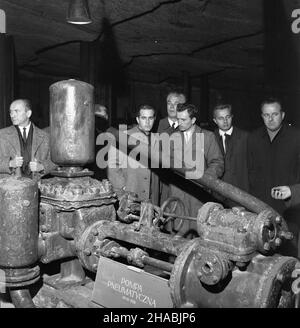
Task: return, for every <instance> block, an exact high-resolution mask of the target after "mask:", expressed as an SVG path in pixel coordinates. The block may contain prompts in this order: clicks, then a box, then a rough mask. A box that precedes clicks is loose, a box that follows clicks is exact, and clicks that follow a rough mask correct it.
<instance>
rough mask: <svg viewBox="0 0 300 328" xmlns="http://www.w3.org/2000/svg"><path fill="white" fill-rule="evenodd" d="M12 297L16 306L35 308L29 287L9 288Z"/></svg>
mask: <svg viewBox="0 0 300 328" xmlns="http://www.w3.org/2000/svg"><path fill="white" fill-rule="evenodd" d="M9 293H10V297H11V300H12V302H13V305H14V306H15V307H16V308H35V307H36V306H35V304H34V303H33V300H32V297H31V295H30V292H29V290H28V289H12V288H10V289H9Z"/></svg>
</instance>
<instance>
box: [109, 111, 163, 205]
mask: <svg viewBox="0 0 300 328" xmlns="http://www.w3.org/2000/svg"><path fill="white" fill-rule="evenodd" d="M155 117H156V113H155V109H154V108H153V107H152V106H149V105H141V106H139V109H138V112H137V114H136V122H137V126H135V127H133V128H132V129H130V130H127V131H125V133H126V134H128V135H129V143H130V144H133V145H135V144H137V143H138V142H141V143H144V144H149V143H150V137H151V130H152V128H153V124H154V121H155ZM107 177H108V179H109V180H110V181H111V183H112V185H113V187H114V189H115V191H116V192H122V191H129V192H133V193H135V194H137V195H138V197H139V198H140V199H141V200H148V199H150V200H151V201H152V203H154V204H156V205H157V204H158V198H159V190H158V189H159V186H158V177H157V176H156V174H155V173H154V172H152V171H151V170H150V168H149V167H148V163H143V162H142V161H140V162H138V160H137V159H135V158H133V157H130V156H129V155H127V154H125V153H123V152H122V151H121V150H120V151H118V150H117V149H116V148H115V147H113V146H111V147H110V149H109V152H108V169H107Z"/></svg>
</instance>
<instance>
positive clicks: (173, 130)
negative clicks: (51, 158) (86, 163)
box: [119, 92, 300, 249]
mask: <svg viewBox="0 0 300 328" xmlns="http://www.w3.org/2000/svg"><path fill="white" fill-rule="evenodd" d="M153 111H154V109H153ZM153 113H154V112H153ZM167 113H168V116H167V117H165V118H163V119H161V120H160V121H159V124H158V130H157V131H154V132H157V133H158V134H159V135H161V134H163V133H166V134H168V135H170V136H172V137H173V140H176V138H175V136H176V135H178V136H179V139H181V141H182V145H183V146H184V147H185V150H188V151H190V150H191V153H194V152H202V154H203V159H204V174H210V175H212V176H213V177H215V178H220V179H223V181H225V182H228V183H230V184H232V185H234V186H236V187H238V188H240V189H242V190H244V191H246V192H249V193H250V194H252V195H254V196H256V197H257V198H259V199H261V200H263V201H264V202H266V203H267V204H269V205H270V206H272V207H273V208H274V209H275V210H277V211H278V212H279V213H280V214H284V215H285V214H286V213H285V209H286V208H287V207H288V206H286V202H284V201H283V200H282V199H283V198H282V197H283V196H278V195H279V189H278V188H279V187H277V189H276V190H277V193H276V194H275V193H274V192H272V188H273V187H276V186H280V188H283V187H285V188H286V187H288V186H290V187H291V188H292V189H293V187H292V185H293V184H297V183H298V182H300V181H299V178H300V174H299V172H300V165H299V164H300V163H299V160H300V137H299V132H298V130H296V129H295V128H293V127H291V126H288V125H286V124H284V122H283V120H284V116H285V113H284V111H283V109H282V105H281V103H280V101H279V100H278V99H275V98H270V99H267V100H266V101H264V102H263V103H262V105H261V115H262V119H263V122H264V125H263V126H262V127H261V128H259V129H257V130H255V131H253V132H251V133H248V132H246V131H243V130H242V129H240V128H238V127H236V126H235V125H233V112H232V107H231V105H230V104H225V105H224V104H223V105H218V106H216V107H215V108H214V110H213V121H214V123H215V124H216V129H215V131H214V132H211V131H208V130H205V129H202V128H200V126H198V125H197V124H196V113H197V108H196V106H194V105H193V104H190V103H187V102H186V97H185V95H184V94H183V93H180V92H170V93H169V94H168V96H167ZM140 114H141V113H140V112H139V115H140ZM137 121H138V117H137ZM138 123H139V122H138ZM152 128H153V125H152V127H151V129H150V132H153V131H152ZM137 129H139V131H140V132H141V133H145V131H143V129H142V128H141V126H140V124H138V126H137ZM150 132H149V133H150ZM198 134H201V135H202V136H204V139H203V140H204V142H203V144H200V147H199V145H196V143H195V140H196V136H197V135H198ZM175 144H176V142H175ZM178 144H179V145H181V143H178ZM177 150H178V149H177ZM177 150H176V149H173V151H174V153H177V152H178V151H177ZM178 153H180V152H178ZM183 154H184V152H183ZM164 155H165V156H166V154H165V153H163V156H164ZM169 155H170V154H169ZM169 155H168V156H169ZM185 164H186V163H185V162H184V160H183V165H185ZM134 173H136V175H139V174H140V173H138V172H137V171H136V172H134ZM141 176H142V175H141ZM129 180H133V178H132V176H131V178H130V179H129ZM119 181H121V180H119ZM125 184H126V183H125ZM148 186H150V185H149V183H148ZM129 189H130V188H129ZM295 190H298V189H295ZM130 191H133V192H134V191H136V190H134V188H131V190H130ZM152 193H157V194H158V195H159V198H157V197H156V204H160V205H161V204H163V203H164V201H165V200H166V199H167V198H168V197H170V196H175V197H178V198H180V199H181V200H182V201H183V202H184V203H185V205H186V208H187V210H188V212H187V213H185V214H186V215H190V216H194V217H195V216H197V211H198V209H199V208H200V207H201V206H202V204H203V202H207V201H211V200H213V198H212V195H211V193H210V191H209V190H205V189H203V188H197V187H195V185H194V184H192V183H190V181H188V179H184V178H182V177H180V176H178V175H174V173H173V172H172V170H168V169H163V170H161V173H160V174H159V184H156V189H155V190H152ZM290 194H291V193H289V197H291V196H290ZM276 195H277V196H276ZM282 195H283V194H282ZM280 197H281V198H280ZM287 198H288V196H287ZM225 201H226V202H227V204H228V205H229V206H233V205H235V204H234V203H233V202H230V200H225ZM188 229H193V227H191V224H188V227H185V228H184V229H183V231H184V233H186V232H187V230H188ZM297 229H298V230H299V228H296V229H292V230H294V231H295V230H296V231H298V230H297ZM299 249H300V248H299Z"/></svg>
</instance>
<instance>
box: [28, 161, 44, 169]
mask: <svg viewBox="0 0 300 328" xmlns="http://www.w3.org/2000/svg"><path fill="white" fill-rule="evenodd" d="M29 168H30V171H31V172H40V171H43V170H44V165H43V164H41V163H39V162H38V161H36V160H35V161H31V162H29Z"/></svg>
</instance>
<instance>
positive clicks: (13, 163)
mask: <svg viewBox="0 0 300 328" xmlns="http://www.w3.org/2000/svg"><path fill="white" fill-rule="evenodd" d="M22 165H23V157H22V156H16V157H15V158H14V159H12V160H10V161H9V167H12V168H16V167H21V166H22Z"/></svg>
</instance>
